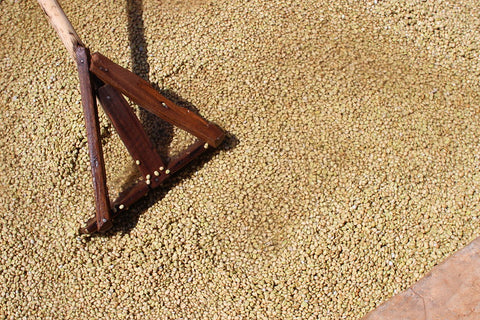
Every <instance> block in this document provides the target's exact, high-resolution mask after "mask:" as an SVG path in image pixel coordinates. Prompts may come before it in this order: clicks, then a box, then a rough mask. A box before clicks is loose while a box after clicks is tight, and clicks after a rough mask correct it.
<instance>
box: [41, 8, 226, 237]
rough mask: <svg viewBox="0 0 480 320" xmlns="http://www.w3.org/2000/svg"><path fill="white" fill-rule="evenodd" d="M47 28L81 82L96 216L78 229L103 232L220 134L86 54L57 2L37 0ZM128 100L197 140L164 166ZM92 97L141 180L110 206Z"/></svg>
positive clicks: (126, 74) (98, 56)
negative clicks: (110, 125) (45, 17)
mask: <svg viewBox="0 0 480 320" xmlns="http://www.w3.org/2000/svg"><path fill="white" fill-rule="evenodd" d="M38 3H39V4H40V6H41V7H42V9H43V11H44V12H45V14H46V15H47V17H48V20H49V21H50V23H51V25H52V26H53V28H54V29H55V31H56V32H57V33H58V35H59V36H60V39H61V40H62V42H63V44H64V45H65V47H66V48H67V50H68V52H69V53H70V55H71V56H72V58H73V59H74V61H75V62H76V64H77V68H78V75H79V79H80V93H81V98H82V107H83V112H84V117H85V126H86V129H87V140H88V151H89V155H90V165H91V171H92V177H93V188H94V190H95V217H93V218H91V219H90V220H88V221H87V222H86V226H85V227H83V228H80V232H81V233H93V232H96V231H99V232H105V231H106V230H108V229H110V228H111V227H112V219H113V218H115V217H116V216H117V215H118V214H119V213H121V212H122V211H124V210H125V209H127V208H128V207H129V206H131V205H132V204H134V203H135V202H136V201H137V200H139V199H140V198H141V197H143V196H145V195H146V194H147V193H148V191H149V190H151V189H154V188H156V187H158V186H159V185H161V184H162V182H164V181H165V180H166V179H168V177H170V176H171V175H172V174H174V173H175V172H177V171H178V170H180V169H181V168H183V167H184V166H185V165H186V164H187V163H189V162H190V161H191V160H193V159H195V158H196V157H198V156H199V155H201V154H202V153H203V152H204V151H205V150H207V148H208V147H209V146H212V147H218V145H219V144H220V143H221V142H222V141H223V140H224V138H225V133H224V132H223V130H222V129H220V128H219V127H218V126H217V125H215V124H213V123H211V122H208V121H206V120H205V119H203V118H202V117H200V116H199V115H197V114H196V113H193V112H191V111H190V110H188V109H186V108H182V107H180V106H178V105H176V104H175V103H173V102H172V101H170V100H169V99H167V98H166V97H164V96H163V95H162V94H160V93H159V92H158V91H156V90H155V89H154V88H153V87H152V86H151V85H150V84H149V83H148V82H147V81H145V80H144V79H142V78H140V77H139V76H137V75H135V74H134V73H132V72H130V71H129V70H127V69H125V68H123V67H121V66H119V65H117V64H115V63H114V62H112V61H111V60H109V59H108V58H106V57H105V56H103V55H101V54H100V53H94V54H92V55H90V52H89V50H88V49H87V48H86V46H85V45H84V44H83V43H82V41H81V40H80V38H79V37H78V35H77V33H76V32H75V30H74V29H73V27H72V25H71V23H70V21H69V20H68V18H67V17H66V15H65V13H64V12H63V10H62V8H61V7H60V5H59V4H58V2H57V1H56V0H38ZM122 94H123V95H125V96H127V97H129V98H130V99H131V100H132V101H134V102H135V103H136V104H137V105H139V106H140V107H142V108H143V109H145V110H147V111H149V112H151V113H153V114H155V115H156V116H158V117H159V118H161V119H163V120H165V121H167V122H169V123H170V124H172V125H174V126H177V127H179V128H181V129H183V130H185V131H187V132H189V133H191V134H193V135H194V136H196V137H197V138H198V140H197V142H195V143H193V144H192V145H191V146H190V147H188V148H187V149H186V150H184V151H183V152H181V153H180V154H179V155H178V156H177V157H176V158H175V159H173V160H171V161H170V162H168V163H164V162H163V161H162V159H161V157H160V155H159V154H158V153H157V151H156V149H155V147H154V146H153V144H152V142H151V141H150V139H149V138H148V136H147V134H146V133H145V131H144V129H143V127H142V124H141V123H140V121H139V119H138V118H137V116H136V115H135V113H134V112H133V110H132V109H131V107H130V106H129V104H128V102H127V101H126V100H125V98H124V97H123V95H122ZM96 98H98V100H99V101H100V103H101V105H102V107H103V109H104V111H105V113H106V114H107V116H108V117H109V118H110V120H111V121H112V123H113V126H114V127H115V129H116V131H117V133H118V135H119V136H120V138H121V139H122V141H123V143H124V144H125V146H126V148H127V150H128V152H129V153H130V155H131V156H132V157H133V159H134V160H135V163H136V164H137V166H138V168H139V170H140V172H141V174H142V176H143V179H142V180H140V181H139V182H138V183H136V184H135V185H134V186H133V187H131V188H130V189H128V190H126V191H125V192H123V193H122V194H120V195H119V197H118V198H117V199H116V200H115V201H113V202H111V201H110V200H109V195H108V190H107V185H106V175H105V163H104V159H103V152H102V144H101V140H100V128H99V121H98V112H97V104H96Z"/></svg>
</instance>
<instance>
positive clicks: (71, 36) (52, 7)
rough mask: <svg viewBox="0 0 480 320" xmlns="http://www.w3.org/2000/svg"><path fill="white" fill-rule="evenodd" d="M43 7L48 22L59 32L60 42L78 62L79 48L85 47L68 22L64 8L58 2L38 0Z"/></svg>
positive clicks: (54, 0)
mask: <svg viewBox="0 0 480 320" xmlns="http://www.w3.org/2000/svg"><path fill="white" fill-rule="evenodd" d="M37 1H38V3H39V4H40V7H42V9H43V12H45V14H46V15H47V19H48V21H50V24H51V25H52V27H53V29H55V31H56V32H57V34H58V36H59V37H60V40H62V42H63V44H64V45H65V47H66V48H67V50H68V52H69V53H70V55H71V56H72V58H73V60H76V58H77V56H76V54H75V52H76V50H77V48H78V47H79V46H82V47H85V45H84V44H83V43H82V40H80V38H79V36H78V35H77V33H76V32H75V29H73V27H72V24H71V23H70V21H69V20H68V18H67V16H66V15H65V12H63V9H62V7H61V6H60V4H59V3H58V2H57V0H37Z"/></svg>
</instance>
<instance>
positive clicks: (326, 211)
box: [0, 0, 480, 319]
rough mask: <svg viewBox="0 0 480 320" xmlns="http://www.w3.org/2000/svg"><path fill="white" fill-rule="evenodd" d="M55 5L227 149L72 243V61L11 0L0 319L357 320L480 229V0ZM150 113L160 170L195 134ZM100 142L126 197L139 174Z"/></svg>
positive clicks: (75, 189)
mask: <svg viewBox="0 0 480 320" xmlns="http://www.w3.org/2000/svg"><path fill="white" fill-rule="evenodd" d="M63 7H64V9H65V12H66V13H67V15H68V16H69V17H70V19H71V20H72V23H73V25H74V26H75V28H76V29H77V32H78V33H79V35H80V37H81V38H82V39H83V40H84V42H85V43H86V44H88V45H89V46H90V48H92V50H93V51H100V52H102V53H103V54H105V55H106V56H108V57H109V58H111V59H112V60H114V61H115V62H117V63H119V64H120V65H122V66H126V67H128V68H130V69H133V70H134V71H135V72H136V73H138V74H140V75H141V76H142V77H144V78H146V79H148V80H149V81H151V82H152V83H154V84H155V85H157V86H158V87H159V89H160V90H161V91H163V92H165V94H167V95H169V96H170V97H172V98H175V99H177V101H178V102H179V103H180V104H182V105H184V106H186V107H190V108H194V109H196V110H198V112H199V113H201V114H202V115H203V116H205V117H206V118H208V119H209V120H211V121H214V122H215V123H217V124H219V125H220V126H221V127H223V128H224V129H225V130H226V131H228V133H229V134H228V139H227V141H226V142H225V144H224V145H223V146H222V147H221V148H220V149H219V151H218V152H215V153H213V154H211V155H210V156H209V157H207V156H206V157H204V158H202V159H201V160H202V161H199V162H197V163H196V164H194V165H192V166H190V168H189V169H187V170H185V171H184V172H183V173H181V174H179V175H178V176H177V177H176V178H174V179H172V180H170V181H169V182H168V183H166V184H165V187H164V188H163V189H160V190H158V191H155V192H152V193H151V194H150V195H149V196H148V197H147V198H146V199H145V200H144V201H142V202H140V203H139V204H138V205H136V206H134V207H132V208H131V209H130V210H129V211H128V212H127V213H126V214H125V215H124V216H123V217H122V219H121V220H119V221H118V222H117V223H116V224H115V227H114V229H113V230H112V231H111V232H109V233H108V234H107V235H106V236H103V237H92V238H85V237H79V236H78V235H77V234H76V230H77V228H78V226H79V225H80V224H81V223H82V222H83V221H84V220H86V219H87V218H89V217H90V216H91V215H92V209H93V193H92V188H91V178H90V173H89V168H88V152H87V145H86V137H85V129H84V124H83V117H82V112H81V105H80V94H79V89H78V80H77V76H76V70H75V66H74V64H73V63H72V61H71V60H70V57H69V56H68V54H67V52H66V50H65V49H64V48H63V47H62V44H61V42H60V40H59V39H58V38H57V37H56V35H55V34H54V32H53V29H52V28H51V27H50V26H49V25H48V23H47V21H46V19H45V17H44V15H43V13H42V11H41V10H40V8H39V7H38V5H37V4H36V3H35V1H14V0H10V1H6V0H4V1H0V11H1V12H2V15H0V48H1V49H0V59H1V63H0V101H1V102H0V103H1V112H0V123H1V128H2V134H1V135H0V166H1V167H0V168H1V171H0V172H1V179H0V190H1V193H0V194H1V196H0V219H1V220H0V222H1V223H0V230H1V231H0V246H1V253H0V306H1V307H0V317H5V318H7V319H20V318H22V317H26V318H34V317H38V318H44V319H79V318H84V317H90V318H105V319H118V318H138V319H145V318H146V319H159V318H189V319H190V318H191V319H193V318H198V319H212V318H216V317H217V318H221V319H228V318H241V319H247V318H258V319H261V318H270V319H275V318H278V319H290V318H297V319H308V318H311V319H316V318H321V319H341V318H348V319H352V318H360V317H361V316H363V315H364V314H366V313H367V312H368V311H370V310H371V309H373V308H374V307H375V306H377V305H379V304H380V303H381V302H383V301H385V300H386V299H387V298H388V297H390V296H392V295H393V294H394V293H396V292H400V291H401V290H404V289H406V288H407V287H409V286H410V285H411V284H412V283H414V282H415V281H416V280H418V279H419V278H420V277H421V276H422V275H423V274H425V273H426V272H427V271H428V270H430V269H431V268H432V267H433V266H434V265H435V264H437V263H439V262H440V261H442V260H443V259H444V258H445V257H447V256H449V255H451V254H452V253H453V252H455V251H456V250H457V249H458V248H460V247H463V246H464V245H465V244H467V243H468V242H469V241H471V240H472V239H473V238H475V237H476V236H477V235H478V232H477V230H478V227H479V221H478V217H479V209H480V208H479V201H480V191H479V188H480V170H479V169H480V148H479V147H480V140H479V139H480V96H479V92H480V85H479V80H480V62H479V61H480V59H479V55H480V32H479V30H480V20H479V16H478V11H479V10H480V8H479V4H478V1H476V0H472V1H433V0H431V1H429V0H427V1H406V2H405V3H404V4H401V5H400V4H397V1H393V0H392V1H349V2H347V1H338V2H336V1H323V0H316V1H312V0H303V1H292V0H290V1H289V0H285V1H257V0H253V1H237V0H228V1H224V0H220V1H217V0H216V1H193V2H189V1H153V0H151V1H150V0H149V1H144V2H143V4H142V3H140V2H139V1H134V0H129V1H127V2H122V1H88V2H87V3H85V1H63ZM138 113H139V116H140V118H141V119H142V121H143V122H144V123H145V124H146V125H147V127H148V131H149V132H150V133H151V134H152V135H153V140H154V141H155V143H156V144H158V145H159V149H160V151H161V152H162V153H163V154H164V155H165V156H166V155H167V152H169V150H168V149H167V148H164V147H161V145H162V144H164V143H167V144H168V143H170V142H171V143H173V144H176V143H177V142H178V143H180V144H182V143H183V144H185V143H186V141H187V140H188V137H185V136H183V135H182V134H181V133H180V132H178V131H177V130H173V129H172V128H171V127H169V126H166V125H165V124H163V123H159V122H158V121H156V120H155V119H154V118H153V117H152V116H150V115H148V114H146V113H145V112H142V111H141V110H140V111H138ZM101 127H102V135H103V137H104V140H103V142H104V151H105V157H106V162H107V168H108V177H109V187H110V190H111V193H112V195H113V196H114V195H115V193H117V192H119V191H121V189H122V186H125V185H127V184H128V183H129V181H131V180H132V179H133V178H134V177H135V171H134V163H133V160H131V159H130V158H129V156H128V154H127V153H126V151H125V149H124V148H123V146H122V144H121V142H120V140H119V139H118V137H117V136H116V134H115V132H114V129H113V128H112V126H111V125H110V124H109V122H108V120H107V119H106V117H105V115H103V114H101ZM175 150H176V149H175V148H172V150H170V151H171V152H175Z"/></svg>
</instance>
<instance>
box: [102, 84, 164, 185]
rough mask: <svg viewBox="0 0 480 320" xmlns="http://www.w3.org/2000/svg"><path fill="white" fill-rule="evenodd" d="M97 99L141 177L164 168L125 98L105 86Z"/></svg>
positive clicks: (108, 86)
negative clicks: (135, 162)
mask: <svg viewBox="0 0 480 320" xmlns="http://www.w3.org/2000/svg"><path fill="white" fill-rule="evenodd" d="M98 99H99V100H100V103H101V104H102V106H103V109H104V110H105V113H106V114H107V116H108V117H109V118H110V120H111V121H112V123H113V126H114V127H115V130H116V131H117V133H118V135H119V136H120V138H121V139H122V141H123V143H124V144H125V146H126V147H127V150H128V152H129V153H130V155H131V156H132V158H133V159H134V160H135V161H138V163H139V164H138V163H137V165H138V166H139V168H140V171H141V172H142V174H143V176H144V177H146V176H147V175H150V176H153V175H154V174H153V173H154V172H155V171H158V169H159V168H160V167H165V164H164V163H163V161H162V159H161V158H160V156H159V155H158V153H157V151H156V149H155V147H154V146H153V144H152V142H151V141H150V139H149V138H148V136H147V134H146V133H145V131H144V129H143V126H142V124H141V123H140V120H138V118H137V116H136V115H135V113H134V112H133V110H132V108H131V107H130V106H129V105H128V102H127V101H126V100H125V98H124V97H123V96H122V95H121V94H120V93H119V92H118V91H117V90H115V88H113V87H112V86H110V85H108V84H107V85H104V86H102V87H101V88H99V89H98Z"/></svg>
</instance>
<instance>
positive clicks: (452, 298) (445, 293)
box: [362, 237, 480, 320]
mask: <svg viewBox="0 0 480 320" xmlns="http://www.w3.org/2000/svg"><path fill="white" fill-rule="evenodd" d="M377 319H382V320H387V319H388V320H390V319H391V320H396V319H398V320H400V319H401V320H434V319H435V320H436V319H449V320H456V319H462V320H478V319H480V237H479V238H477V239H475V240H473V241H472V242H471V243H470V244H468V245H467V246H466V247H465V248H463V249H461V250H459V251H457V252H456V253H454V254H453V255H452V256H450V257H449V258H447V259H446V260H444V261H443V262H442V263H440V264H439V265H437V266H435V267H434V268H433V269H432V271H430V272H429V273H428V274H427V275H425V276H424V277H423V278H422V279H420V280H419V281H418V282H417V283H415V284H414V285H413V286H411V287H410V288H409V289H407V290H405V291H403V292H401V293H399V294H397V295H396V296H394V297H392V298H391V299H390V300H388V301H386V302H385V303H383V304H382V305H380V306H379V307H378V308H376V309H374V310H373V311H371V312H370V313H368V314H367V315H366V316H365V317H363V318H362V320H377Z"/></svg>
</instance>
